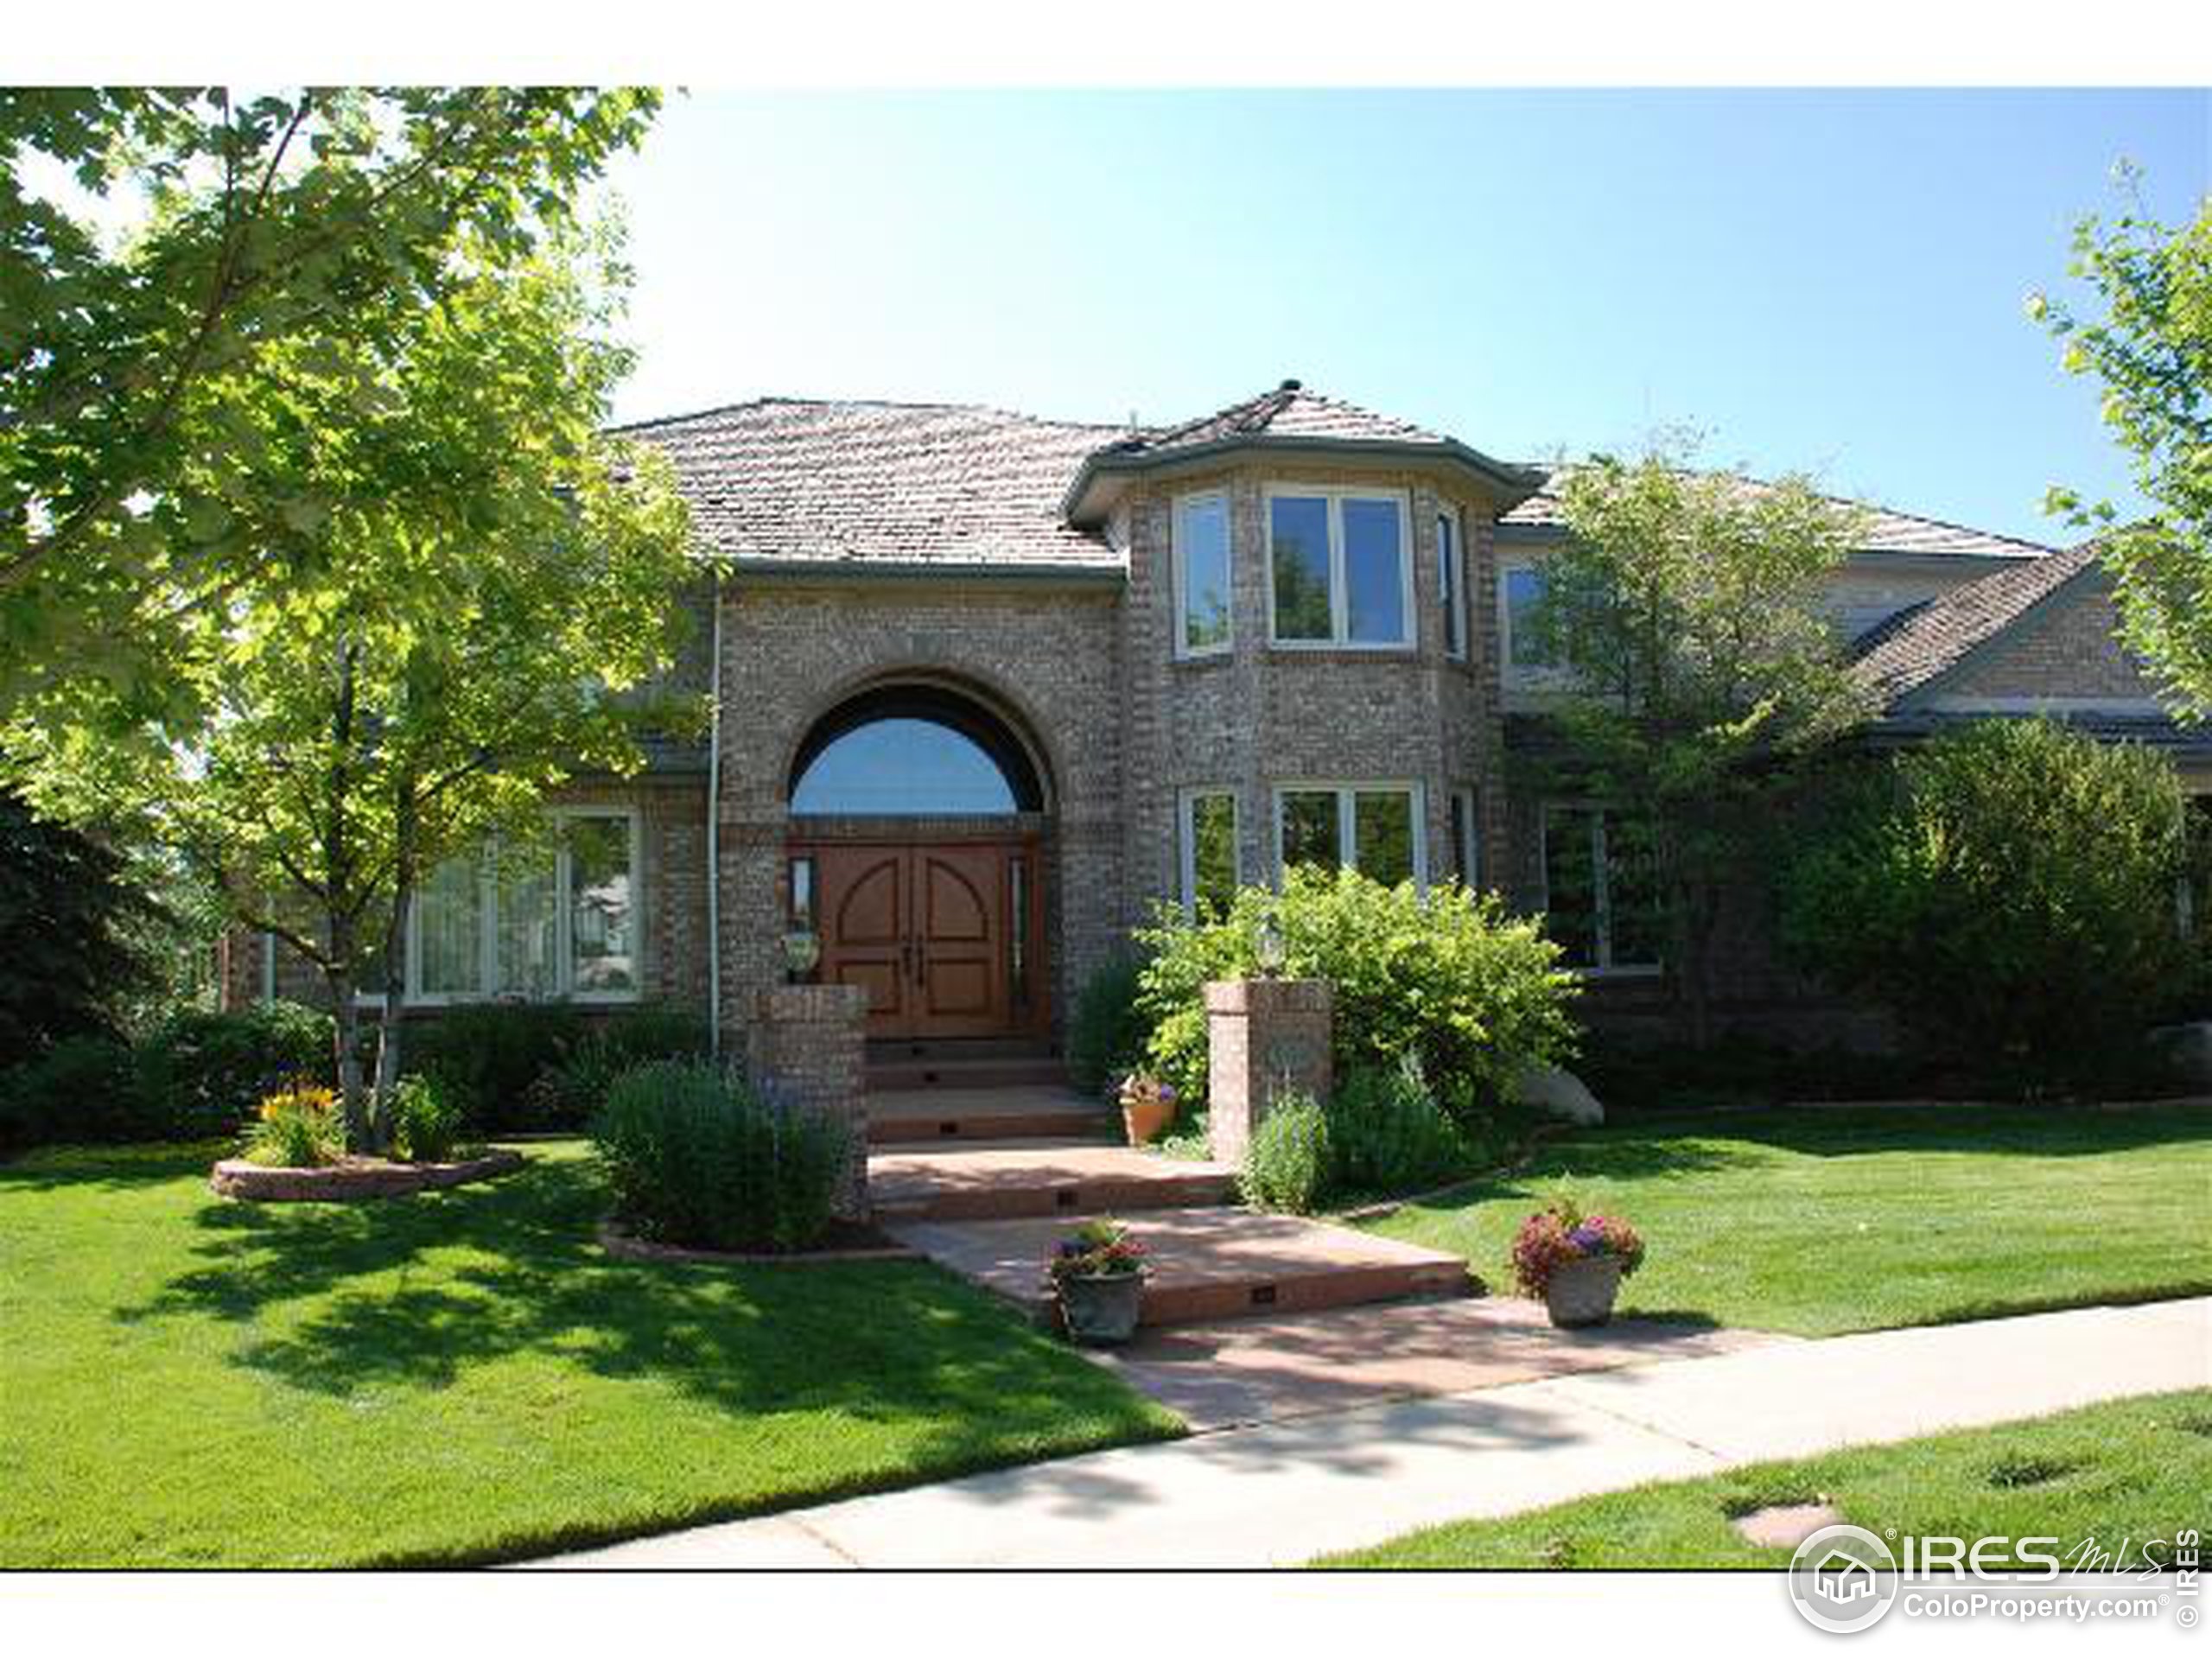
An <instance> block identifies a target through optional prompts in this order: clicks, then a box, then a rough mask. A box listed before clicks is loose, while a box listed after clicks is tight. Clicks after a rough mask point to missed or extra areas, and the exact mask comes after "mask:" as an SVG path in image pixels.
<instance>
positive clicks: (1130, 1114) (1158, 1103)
mask: <svg viewBox="0 0 2212 1659" xmlns="http://www.w3.org/2000/svg"><path fill="white" fill-rule="evenodd" d="M1174 1121H1175V1087H1174V1085H1173V1084H1169V1083H1163V1082H1162V1081H1160V1078H1158V1077H1153V1076H1151V1075H1149V1074H1148V1073H1147V1072H1143V1071H1132V1072H1131V1073H1130V1074H1129V1075H1128V1077H1124V1078H1123V1079H1122V1128H1124V1129H1126V1130H1127V1131H1128V1137H1129V1144H1130V1145H1131V1146H1133V1147H1141V1146H1147V1145H1149V1144H1150V1143H1151V1142H1152V1141H1154V1140H1156V1139H1158V1138H1159V1135H1160V1131H1161V1130H1162V1129H1164V1128H1166V1127H1167V1126H1168V1125H1169V1124H1170V1123H1173V1122H1174Z"/></svg>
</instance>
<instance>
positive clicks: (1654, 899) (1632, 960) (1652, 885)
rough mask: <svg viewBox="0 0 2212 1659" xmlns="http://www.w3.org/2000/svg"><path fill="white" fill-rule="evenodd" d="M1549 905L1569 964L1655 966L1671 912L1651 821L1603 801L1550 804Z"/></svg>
mask: <svg viewBox="0 0 2212 1659" xmlns="http://www.w3.org/2000/svg"><path fill="white" fill-rule="evenodd" d="M1544 910H1545V912H1546V913H1547V916H1548V931H1549V932H1550V934H1551V936H1552V938H1554V939H1556V940H1557V941H1559V943H1560V946H1561V947H1562V949H1563V950H1565V951H1566V956H1567V963H1568V964H1569V965H1570V966H1572V967H1576V968H1584V969H1592V970H1594V971H1596V972H1599V973H1613V972H1624V971H1641V972H1649V971H1652V970H1654V969H1656V968H1657V967H1658V966H1659V962H1660V954H1661V946H1662V943H1663V938H1664V934H1665V931H1666V911H1665V904H1664V899H1663V897H1662V893H1661V892H1660V887H1659V861H1658V854H1657V848H1656V844H1655V842H1654V841H1653V839H1652V835H1651V829H1650V825H1649V823H1648V822H1647V821H1646V820H1644V819H1643V818H1640V817H1636V816H1634V815H1632V814H1628V813H1622V812H1617V811H1612V810H1608V809H1606V808H1604V807H1599V806H1583V805H1574V806H1559V805H1554V806H1549V807H1547V808H1546V809H1545V810H1544Z"/></svg>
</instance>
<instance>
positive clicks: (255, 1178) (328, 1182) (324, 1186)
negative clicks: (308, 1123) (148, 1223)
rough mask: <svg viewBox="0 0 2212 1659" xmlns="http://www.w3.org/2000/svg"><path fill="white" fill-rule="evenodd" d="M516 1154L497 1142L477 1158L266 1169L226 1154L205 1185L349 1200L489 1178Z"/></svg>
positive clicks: (226, 1193)
mask: <svg viewBox="0 0 2212 1659" xmlns="http://www.w3.org/2000/svg"><path fill="white" fill-rule="evenodd" d="M524 1161H525V1160H524V1157H523V1155H522V1154H520V1153H518V1152H513V1151H510V1150H509V1149H507V1148H506V1147H497V1148H495V1149H493V1151H491V1152H487V1153H486V1154H484V1155H483V1156H482V1157H481V1158H465V1159H463V1160H461V1161H460V1162H458V1163H451V1164H398V1163H391V1162H388V1161H386V1160H384V1159H381V1158H349V1159H348V1160H346V1161H345V1162H344V1163H339V1164H330V1165H327V1166H323V1167H321V1168H317V1169H272V1168H270V1167H268V1166H265V1165H262V1164H251V1163H248V1162H247V1161H246V1160H245V1159H243V1158H226V1159H224V1160H223V1161H222V1162H220V1163H219V1164H217V1165H216V1166H215V1167H214V1169H213V1171H212V1172H211V1173H209V1175H208V1177H207V1185H209V1186H211V1187H213V1189H214V1190H215V1192H217V1194H218V1195H219V1196H220V1197H223V1198H245V1199H249V1200H251V1201H254V1202H256V1203H261V1204H307V1203H316V1204H351V1203H355V1202H358V1201H359V1200H361V1199H364V1198H404V1197H406V1196H407V1195H408V1194H410V1193H413V1192H431V1191H434V1190H435V1189H436V1188H439V1187H446V1186H460V1185H462V1184H463V1183H465V1182H468V1181H482V1180H489V1179H491V1178H492V1177H493V1176H495V1175H505V1174H507V1173H510V1172H512V1171H514V1170H518V1169H520V1168H521V1167H522V1166H523V1164H524Z"/></svg>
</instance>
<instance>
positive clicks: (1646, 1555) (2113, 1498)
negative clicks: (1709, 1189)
mask: <svg viewBox="0 0 2212 1659" xmlns="http://www.w3.org/2000/svg"><path fill="white" fill-rule="evenodd" d="M2208 1494H2212V1389H2194V1390H2191V1391H2190V1392H2189V1393H2185V1394H2166V1395H2147V1396H2145V1397H2144V1398H2141V1399H2136V1400H2124V1401H2119V1402H2113V1403H2110V1404H2107V1405H2101V1406H2089V1407H2085V1408H2082V1409H2081V1410H2079V1411H2069V1412H2063V1413H2061V1414H2058V1415H2056V1416H2055V1417H2041V1418H2037V1419H2034V1420H2033V1421H2028V1422H2022V1423H2006V1424H2003V1425H2000V1426H1999V1427H1995V1428H1978V1429H1968V1430H1964V1431H1962V1432H1961V1433H1954V1434H1937V1435H1932V1436H1930V1437H1929V1438H1928V1439H1926V1440H1905V1441H1902V1442H1900V1443H1898V1444H1897V1445H1895V1446H1860V1447H1858V1448H1856V1449H1854V1450H1852V1451H1847V1452H1830V1453H1828V1454H1827V1456H1825V1457H1818V1458H1808V1459H1802V1460H1799V1461H1796V1462H1790V1463H1763V1464H1756V1465H1750V1466H1748V1467H1745V1468H1743V1469H1738V1470H1735V1471H1732V1472H1730V1473H1728V1474H1725V1475H1714V1476H1711V1477H1708V1478H1706V1479H1703V1480H1681V1481H1668V1482H1664V1483H1662V1484H1654V1485H1648V1486H1639V1487H1637V1488H1635V1489H1633V1490H1631V1491H1624V1492H1616V1493H1612V1494H1611V1495H1609V1496H1607V1497H1591V1498H1583V1499H1580V1500H1578V1501H1577V1502H1574V1503H1560V1504H1555V1505H1554V1506H1553V1507H1552V1508H1550V1509H1548V1510H1531V1511H1530V1512H1529V1513H1528V1514H1526V1515H1519V1516H1507V1517H1505V1518H1504V1519H1503V1520H1497V1521H1463V1522H1455V1523H1453V1524H1452V1525H1449V1526H1443V1527H1432V1528H1429V1529H1426V1530H1423V1531H1421V1532H1414V1533H1408V1534H1407V1535H1405V1536H1404V1537H1402V1538H1396V1539H1393V1540H1392V1541H1390V1542H1389V1543H1387V1544H1379V1545H1377V1546H1376V1548H1372V1549H1363V1550H1359V1551H1356V1552H1354V1553H1352V1554H1345V1555H1337V1556H1331V1557H1328V1558H1326V1559H1325V1560H1324V1561H1322V1562H1319V1563H1317V1565H1321V1566H1330V1567H1787V1566H1788V1565H1789V1557H1790V1554H1791V1552H1790V1551H1789V1550H1788V1549H1763V1548H1758V1546H1756V1545H1753V1544H1751V1543H1747V1542H1746V1541H1745V1540H1744V1538H1743V1536H1742V1535H1741V1534H1739V1533H1738V1532H1737V1530H1736V1529H1735V1528H1734V1527H1733V1526H1732V1525H1731V1524H1730V1523H1731V1522H1732V1521H1733V1519H1734V1518H1735V1517H1736V1516H1739V1515H1744V1514H1746V1513H1748V1512H1750V1511H1751V1510H1758V1509H1764V1508H1766V1507H1768V1506H1770V1505H1775V1504H1786V1503H1787V1504H1794V1503H1827V1504H1830V1505H1832V1506H1833V1507H1834V1508H1835V1509H1837V1510H1840V1511H1841V1512H1842V1516H1843V1518H1844V1519H1845V1520H1846V1521H1847V1522H1853V1524H1855V1525H1858V1526H1861V1527H1865V1528H1867V1529H1869V1530H1871V1531H1872V1532H1875V1533H1878V1534H1885V1533H1887V1532H1888V1531H1889V1529H1892V1528H1894V1529H1896V1535H1897V1536H1898V1537H1903V1536H1904V1535H1906V1534H1907V1533H1910V1534H1913V1535H1916V1536H1923V1537H1926V1536H1931V1535H1937V1536H1944V1537H1957V1538H1965V1539H1968V1540H1973V1539H1976V1538H1986V1537H2006V1538H2029V1537H2036V1538H2056V1539H2057V1540H2058V1541H2059V1542H2058V1545H2057V1547H2056V1548H2050V1546H2040V1548H2046V1549H2050V1553H2051V1554H2056V1555H2057V1556H2058V1557H2059V1558H2060V1560H2062V1562H2065V1563H2067V1564H2069V1565H2073V1564H2075V1563H2077V1562H2078V1563H2079V1564H2082V1565H2088V1561H2087V1559H2086V1558H2082V1557H2077V1556H2074V1555H2072V1554H2071V1552H2073V1551H2074V1550H2075V1548H2077V1547H2078V1546H2079V1545H2080V1544H2081V1543H2082V1541H2084V1540H2085V1539H2092V1538H2093V1539H2094V1540H2095V1541H2096V1543H2097V1547H2098V1548H2100V1549H2101V1550H2104V1551H2106V1552H2107V1554H2110V1555H2112V1556H2114V1557H2117V1556H2118V1555H2119V1554H2120V1541H2122V1540H2124V1539H2125V1540H2130V1541H2133V1552H2132V1553H2131V1554H2130V1555H2129V1556H2128V1558H2127V1564H2128V1565H2129V1566H2131V1567H2140V1566H2141V1565H2142V1564H2143V1557H2142V1554H2141V1552H2143V1551H2144V1550H2145V1549H2149V1548H2153V1546H2152V1541H2153V1540H2157V1541H2161V1542H2171V1541H2172V1539H2173V1538H2174V1536H2175V1535H2176V1533H2177V1531H2179V1530H2180V1529H2183V1528H2184V1527H2194V1528H2196V1529H2199V1530H2200V1531H2201V1530H2202V1529H2204V1528H2205V1527H2206V1526H2207V1525H2208V1524H2212V1497H2208ZM2159 1559H2163V1556H2161V1557H2159Z"/></svg>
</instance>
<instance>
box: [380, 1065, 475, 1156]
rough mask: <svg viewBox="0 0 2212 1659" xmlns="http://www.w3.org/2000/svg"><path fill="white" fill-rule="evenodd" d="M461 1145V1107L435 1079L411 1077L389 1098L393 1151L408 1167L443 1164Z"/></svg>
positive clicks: (450, 1092)
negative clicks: (409, 1165)
mask: <svg viewBox="0 0 2212 1659" xmlns="http://www.w3.org/2000/svg"><path fill="white" fill-rule="evenodd" d="M460 1142H461V1103H460V1101H459V1100H457V1099H456V1098H455V1097H454V1091H453V1090H451V1089H449V1088H448V1087H447V1086H446V1085H445V1084H442V1083H441V1082H439V1081H438V1079H437V1078H435V1077H421V1076H410V1077H402V1078H401V1079H400V1080H399V1086H398V1087H397V1089H395V1090H392V1096H391V1144H392V1150H393V1151H394V1152H396V1153H397V1154H399V1155H400V1156H401V1157H402V1158H404V1159H405V1160H407V1161H408V1162H409V1163H410V1164H442V1163H443V1162H445V1161H446V1160H448V1159H449V1158H451V1157H452V1156H453V1153H454V1147H456V1146H458V1145H459V1144H460Z"/></svg>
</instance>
